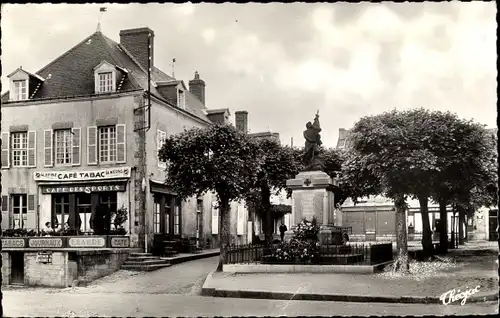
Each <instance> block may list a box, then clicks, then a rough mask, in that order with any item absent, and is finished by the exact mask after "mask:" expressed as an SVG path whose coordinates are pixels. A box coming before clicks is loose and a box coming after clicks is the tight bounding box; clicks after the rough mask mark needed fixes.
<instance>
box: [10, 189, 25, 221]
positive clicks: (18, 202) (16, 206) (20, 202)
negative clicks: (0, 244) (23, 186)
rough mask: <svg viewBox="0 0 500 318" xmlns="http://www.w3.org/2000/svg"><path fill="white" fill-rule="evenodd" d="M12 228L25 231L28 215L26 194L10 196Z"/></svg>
mask: <svg viewBox="0 0 500 318" xmlns="http://www.w3.org/2000/svg"><path fill="white" fill-rule="evenodd" d="M12 214H13V218H12V220H13V222H14V224H13V228H14V229H25V228H26V220H27V215H28V199H27V195H26V194H13V195H12Z"/></svg>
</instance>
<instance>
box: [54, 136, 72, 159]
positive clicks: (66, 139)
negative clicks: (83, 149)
mask: <svg viewBox="0 0 500 318" xmlns="http://www.w3.org/2000/svg"><path fill="white" fill-rule="evenodd" d="M72 141H73V134H72V133H71V129H61V130H54V149H55V163H56V165H69V164H71V153H72V145H73V143H72Z"/></svg>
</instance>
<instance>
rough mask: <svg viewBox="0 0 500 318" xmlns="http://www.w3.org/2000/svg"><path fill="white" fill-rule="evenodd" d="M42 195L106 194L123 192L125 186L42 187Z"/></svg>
mask: <svg viewBox="0 0 500 318" xmlns="http://www.w3.org/2000/svg"><path fill="white" fill-rule="evenodd" d="M41 188H42V193H43V194H51V193H75V192H85V193H92V192H107V191H121V192H123V191H125V184H105V185H100V184H99V185H91V186H42V187H41Z"/></svg>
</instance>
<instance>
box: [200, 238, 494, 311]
mask: <svg viewBox="0 0 500 318" xmlns="http://www.w3.org/2000/svg"><path fill="white" fill-rule="evenodd" d="M487 245H488V247H490V245H491V244H487ZM467 248H468V246H465V247H463V248H460V249H458V250H456V251H457V252H452V253H450V254H449V255H448V256H445V257H442V259H443V260H444V261H443V262H436V263H416V262H412V263H411V265H410V266H411V267H410V272H411V273H410V275H407V276H401V275H398V274H394V273H392V272H390V271H385V272H382V273H378V274H364V275H363V274H313V273H297V274H231V273H223V272H222V273H219V272H216V273H211V274H209V275H208V277H207V279H206V281H205V284H204V285H203V290H202V292H203V294H204V295H210V296H219V297H238V298H267V299H294V300H324V301H355V302H386V303H387V302H389V303H436V304H437V303H439V304H442V301H441V300H440V299H439V297H440V296H441V295H442V294H444V293H446V292H447V291H450V290H453V289H456V294H459V293H461V292H463V291H465V290H467V289H471V288H475V287H476V286H480V287H479V292H478V293H476V294H474V295H472V296H470V297H468V298H467V301H466V302H467V303H474V302H484V301H496V300H497V299H498V272H497V264H496V263H495V260H496V259H497V257H498V254H497V252H495V250H494V248H491V247H490V248H489V251H487V252H486V253H483V254H484V255H478V256H467V258H464V257H463V255H462V254H463V252H462V251H464V250H465V249H467ZM472 250H476V251H477V249H476V248H473V249H472ZM459 290H460V291H459ZM460 302H461V300H457V301H455V302H453V303H452V304H455V305H460Z"/></svg>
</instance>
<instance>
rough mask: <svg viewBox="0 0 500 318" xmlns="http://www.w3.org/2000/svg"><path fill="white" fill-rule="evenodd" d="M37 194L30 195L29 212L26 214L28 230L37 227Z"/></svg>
mask: <svg viewBox="0 0 500 318" xmlns="http://www.w3.org/2000/svg"><path fill="white" fill-rule="evenodd" d="M35 210H36V209H35V195H33V194H29V195H28V213H27V215H26V226H25V227H26V228H27V229H28V230H31V229H35V228H36V213H35Z"/></svg>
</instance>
